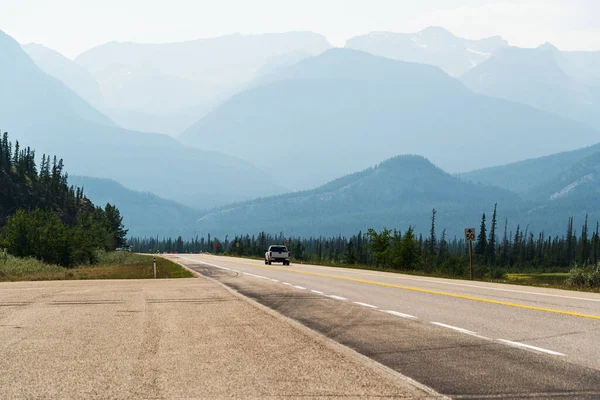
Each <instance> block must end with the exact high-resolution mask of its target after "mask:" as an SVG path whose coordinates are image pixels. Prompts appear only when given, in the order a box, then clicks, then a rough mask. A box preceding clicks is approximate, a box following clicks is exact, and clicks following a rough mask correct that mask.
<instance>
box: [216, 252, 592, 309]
mask: <svg viewBox="0 0 600 400" xmlns="http://www.w3.org/2000/svg"><path fill="white" fill-rule="evenodd" d="M227 262H231V263H233V264H243V265H249V266H251V267H260V268H267V269H274V270H278V271H287V272H294V273H297V274H303V275H312V276H320V277H323V278H332V279H340V280H344V281H350V282H358V283H366V284H368V285H376V286H383V287H390V288H394V289H403V290H410V291H413V292H419V293H428V294H435V295H439V296H446V297H454V298H457V299H464V300H471V301H479V302H482V303H489V304H497V305H502V306H508V307H516V308H523V309H526V310H535V311H544V312H549V313H554V314H563V315H570V316H573V317H581V318H588V319H597V320H600V315H592V314H584V313H578V312H572V311H565V310H556V309H552V308H545V307H535V306H528V305H525V304H518V303H509V302H506V301H499V300H490V299H484V298H481V297H474V296H465V295H462V294H455V293H448V292H442V291H439V290H431V289H422V288H417V287H411V286H403V285H396V284H393V283H384V282H376V281H369V280H365V279H358V278H349V277H346V276H339V275H330V274H323V273H319V272H309V271H301V270H298V269H291V268H280V267H272V266H268V265H261V264H251V263H247V262H241V261H231V260H227Z"/></svg>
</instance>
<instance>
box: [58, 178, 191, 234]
mask: <svg viewBox="0 0 600 400" xmlns="http://www.w3.org/2000/svg"><path fill="white" fill-rule="evenodd" d="M69 184H71V185H75V186H79V187H83V188H84V193H85V195H86V197H88V198H89V199H90V200H92V201H93V202H94V203H95V204H97V205H99V206H102V207H104V206H105V205H106V203H110V204H113V205H116V206H117V207H118V208H119V210H120V212H121V216H123V223H124V224H125V226H126V227H127V228H128V229H129V236H156V235H159V236H171V237H177V236H179V235H181V236H183V237H188V238H189V237H192V235H193V233H194V230H193V226H194V222H195V221H196V220H197V219H198V217H199V215H200V212H199V211H198V210H194V209H192V208H189V207H186V206H184V205H182V204H179V203H177V202H174V201H170V200H165V199H163V198H160V197H158V196H156V195H154V194H152V193H145V192H136V191H133V190H129V189H127V188H125V187H124V186H123V185H121V184H119V183H117V182H115V181H113V180H109V179H98V178H90V177H82V176H69Z"/></svg>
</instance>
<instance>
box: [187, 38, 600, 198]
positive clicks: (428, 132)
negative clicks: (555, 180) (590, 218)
mask: <svg viewBox="0 0 600 400" xmlns="http://www.w3.org/2000/svg"><path fill="white" fill-rule="evenodd" d="M599 136H600V135H599V134H598V133H597V132H596V131H594V130H592V129H590V128H588V127H586V126H584V125H582V124H578V123H575V122H572V121H569V120H566V119H563V118H560V117H557V116H555V115H552V114H549V113H546V112H543V111H540V110H536V109H534V108H532V107H529V106H525V105H521V104H518V103H515V102H509V101H506V100H501V99H496V98H491V97H486V96H481V95H477V94H474V93H473V92H472V91H470V90H469V89H467V88H466V87H465V86H464V85H463V84H461V83H460V82H458V81H457V80H455V79H453V78H451V77H449V76H448V75H446V74H445V73H444V72H443V71H441V70H440V69H438V68H436V67H432V66H428V65H423V64H414V63H404V62H399V61H395V60H391V59H387V58H382V57H376V56H373V55H370V54H368V53H364V52H360V51H356V50H348V49H332V50H329V51H327V52H325V53H324V54H322V55H320V56H317V57H313V58H310V59H307V60H304V61H301V62H299V63H297V64H295V65H293V66H291V67H288V68H283V69H277V70H276V71H275V72H274V74H272V75H270V76H269V77H268V78H266V79H263V80H262V85H260V86H258V87H254V88H252V89H249V90H246V91H244V92H242V93H240V94H238V95H236V96H234V97H232V98H231V99H230V100H228V101H227V102H226V103H224V104H223V105H222V106H220V107H219V108H217V109H216V110H215V111H213V112H211V113H210V114H209V115H208V116H206V117H205V118H203V119H202V120H200V121H199V122H198V123H197V124H195V125H194V126H192V127H191V128H190V129H188V130H187V131H186V132H185V133H184V134H183V135H182V136H181V138H182V140H183V141H184V142H185V143H188V144H191V145H199V146H202V147H206V148H208V149H211V150H216V151H222V152H226V153H229V154H232V155H234V156H237V157H240V158H247V159H249V160H252V162H254V163H256V164H257V165H259V166H262V167H264V168H266V169H269V170H270V171H272V173H273V174H275V175H276V176H278V177H279V180H280V181H281V182H282V183H284V184H286V186H288V187H290V188H294V189H307V188H311V187H315V186H317V185H319V184H323V183H325V182H327V181H329V180H331V179H335V178H336V177H339V176H342V175H344V174H348V173H351V172H352V171H357V170H360V169H363V168H367V167H368V166H370V165H374V164H376V163H378V162H380V160H382V159H386V158H390V157H393V156H395V155H397V154H407V153H412V154H421V155H424V156H426V157H428V158H429V159H431V160H432V161H434V162H435V163H436V164H437V165H440V167H442V168H444V169H446V170H448V171H451V172H456V171H461V170H462V171H464V170H470V169H475V168H481V167H485V166H490V165H499V164H505V163H507V162H511V161H519V160H523V159H526V158H531V157H535V156H542V155H546V154H552V153H556V152H558V151H562V150H566V149H570V148H578V147H583V146H585V145H590V144H592V143H596V142H597V141H598V139H599ZM214 138H219V140H214Z"/></svg>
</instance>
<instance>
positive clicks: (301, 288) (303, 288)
mask: <svg viewBox="0 0 600 400" xmlns="http://www.w3.org/2000/svg"><path fill="white" fill-rule="evenodd" d="M294 287H295V288H296V289H300V290H306V288H305V287H302V286H294Z"/></svg>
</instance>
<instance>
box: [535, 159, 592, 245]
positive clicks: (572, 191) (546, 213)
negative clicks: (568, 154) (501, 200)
mask: <svg viewBox="0 0 600 400" xmlns="http://www.w3.org/2000/svg"><path fill="white" fill-rule="evenodd" d="M525 196H526V197H527V198H529V199H533V200H535V201H537V202H539V203H541V205H540V206H539V207H537V208H535V209H534V210H532V212H531V213H530V214H531V215H532V216H533V217H535V216H537V217H538V218H539V217H544V218H545V220H546V222H545V225H546V226H548V229H549V230H550V229H552V226H549V225H550V224H554V226H555V228H554V230H555V231H559V230H560V229H562V230H563V231H564V229H565V227H566V221H567V220H566V218H567V217H568V216H573V217H574V218H575V222H576V229H577V230H578V232H581V230H580V227H581V224H583V222H584V220H585V217H586V215H588V217H589V223H590V226H589V236H591V231H593V230H595V228H596V226H595V224H594V222H593V221H598V219H600V209H599V208H598V205H599V204H600V150H599V151H596V152H595V153H593V154H592V155H589V156H587V157H585V158H583V159H582V160H580V161H579V162H577V163H575V164H574V165H572V166H571V167H570V168H567V169H565V170H564V171H562V172H561V173H559V174H558V175H555V176H552V177H549V179H546V180H545V181H544V183H543V184H540V185H537V186H536V187H535V188H533V189H531V190H529V191H528V192H527V193H525ZM589 236H588V237H589Z"/></svg>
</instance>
